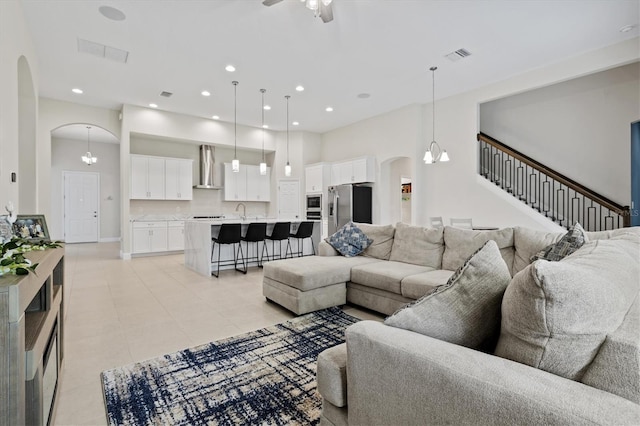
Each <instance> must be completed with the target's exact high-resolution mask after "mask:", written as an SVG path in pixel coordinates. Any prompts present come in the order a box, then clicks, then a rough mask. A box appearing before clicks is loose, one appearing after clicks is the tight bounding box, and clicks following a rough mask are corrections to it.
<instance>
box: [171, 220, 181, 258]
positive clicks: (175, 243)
mask: <svg viewBox="0 0 640 426" xmlns="http://www.w3.org/2000/svg"><path fill="white" fill-rule="evenodd" d="M167 250H169V251H173V250H184V221H183V220H170V221H168V222H167Z"/></svg>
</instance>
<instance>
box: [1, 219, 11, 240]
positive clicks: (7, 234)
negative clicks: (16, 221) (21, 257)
mask: <svg viewBox="0 0 640 426" xmlns="http://www.w3.org/2000/svg"><path fill="white" fill-rule="evenodd" d="M11 237H13V228H12V227H11V222H9V216H7V215H0V243H2V242H4V241H9V240H10V239H11Z"/></svg>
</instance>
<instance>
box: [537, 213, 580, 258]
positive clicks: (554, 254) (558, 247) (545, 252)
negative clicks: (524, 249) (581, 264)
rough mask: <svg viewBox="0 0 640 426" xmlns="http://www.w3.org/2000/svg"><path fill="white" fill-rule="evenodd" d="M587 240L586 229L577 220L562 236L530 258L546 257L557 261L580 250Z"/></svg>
mask: <svg viewBox="0 0 640 426" xmlns="http://www.w3.org/2000/svg"><path fill="white" fill-rule="evenodd" d="M585 242H586V236H585V232H584V229H582V226H580V224H579V223H578V222H576V224H575V225H574V226H572V227H571V228H569V231H567V233H566V234H564V235H563V236H562V238H560V239H559V240H558V241H557V242H555V243H553V244H549V245H548V246H547V247H545V248H543V249H542V250H540V251H539V252H537V253H536V254H534V255H533V256H531V259H530V260H531V261H532V262H533V261H535V260H538V259H544V260H550V261H552V262H557V261H559V260H562V259H564V258H565V257H567V256H569V255H570V254H571V253H573V252H574V251H576V250H578V249H579V248H580V247H582V245H583V244H584V243H585Z"/></svg>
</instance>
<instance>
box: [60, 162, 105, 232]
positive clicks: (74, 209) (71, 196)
mask: <svg viewBox="0 0 640 426" xmlns="http://www.w3.org/2000/svg"><path fill="white" fill-rule="evenodd" d="M63 178H64V240H65V242H67V243H91V242H97V241H98V223H99V222H98V220H99V214H98V212H99V206H98V200H99V199H100V196H99V195H100V174H99V173H92V172H63Z"/></svg>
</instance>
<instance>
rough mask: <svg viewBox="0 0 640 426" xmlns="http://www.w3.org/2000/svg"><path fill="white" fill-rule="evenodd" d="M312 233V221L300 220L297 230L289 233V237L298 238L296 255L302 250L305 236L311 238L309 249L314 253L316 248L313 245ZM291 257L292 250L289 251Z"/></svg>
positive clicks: (300, 253)
mask: <svg viewBox="0 0 640 426" xmlns="http://www.w3.org/2000/svg"><path fill="white" fill-rule="evenodd" d="M312 234H313V222H300V225H298V230H297V231H296V233H295V234H289V238H295V239H297V240H298V246H297V247H298V257H301V256H302V252H303V250H304V240H305V239H306V238H310V239H311V250H313V255H314V256H315V254H316V248H315V246H314V245H313V238H311V235H312ZM291 257H293V252H292V253H291Z"/></svg>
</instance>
